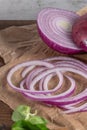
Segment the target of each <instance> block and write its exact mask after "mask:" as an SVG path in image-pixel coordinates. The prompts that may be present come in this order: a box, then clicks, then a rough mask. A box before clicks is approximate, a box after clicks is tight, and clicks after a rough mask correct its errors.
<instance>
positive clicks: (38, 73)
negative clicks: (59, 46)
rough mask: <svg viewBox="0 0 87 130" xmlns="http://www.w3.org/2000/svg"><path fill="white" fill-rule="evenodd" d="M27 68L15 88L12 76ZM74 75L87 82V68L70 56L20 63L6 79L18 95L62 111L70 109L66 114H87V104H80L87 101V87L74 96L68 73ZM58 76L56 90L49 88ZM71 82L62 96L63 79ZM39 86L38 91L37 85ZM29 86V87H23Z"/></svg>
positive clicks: (73, 81)
mask: <svg viewBox="0 0 87 130" xmlns="http://www.w3.org/2000/svg"><path fill="white" fill-rule="evenodd" d="M21 68H24V70H23V71H22V78H23V79H22V80H21V82H20V85H19V86H18V87H16V86H15V85H14V84H13V83H12V81H11V78H12V75H13V74H14V73H15V72H16V71H17V70H19V69H21ZM67 71H69V72H71V73H72V72H73V73H75V74H78V75H81V76H83V77H84V78H85V79H87V65H86V64H84V63H82V62H81V61H78V60H76V59H73V58H68V57H61V56H60V57H54V58H48V59H44V60H33V61H29V62H25V63H21V64H18V65H17V66H15V67H13V68H12V69H11V70H10V71H9V73H8V76H7V81H8V83H9V85H10V86H11V87H12V88H13V89H15V90H16V91H18V92H21V93H22V94H23V95H25V96H27V97H28V98H29V99H33V100H37V101H42V102H44V103H46V104H51V105H56V106H58V107H60V108H63V109H65V110H66V109H67V110H66V111H65V112H66V113H71V112H78V111H87V103H85V104H83V105H80V106H78V107H77V106H75V105H78V104H79V103H82V102H84V101H85V100H87V88H85V89H84V90H83V91H82V92H80V93H78V94H76V95H74V96H73V95H72V94H74V91H75V89H76V85H75V84H76V83H75V80H74V79H73V78H72V77H70V76H68V75H67V74H66V73H65V72H67ZM55 75H56V76H57V77H58V83H57V85H56V86H54V87H53V89H49V88H48V82H49V81H50V79H51V78H52V77H53V76H55ZM65 77H66V78H67V80H68V81H69V82H70V87H69V88H68V89H66V90H64V91H63V92H62V91H61V93H57V94H55V92H56V91H57V92H59V90H60V89H62V88H63V87H66V85H67V84H66V85H65V86H62V84H63V81H64V78H65ZM37 83H38V90H37V89H36V88H35V85H36V84H37ZM24 86H26V88H25V87H24Z"/></svg>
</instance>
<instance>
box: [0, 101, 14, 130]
mask: <svg viewBox="0 0 87 130" xmlns="http://www.w3.org/2000/svg"><path fill="white" fill-rule="evenodd" d="M11 115H12V110H11V109H10V107H9V106H7V105H6V104H5V103H3V102H2V101H0V130H10V129H11V125H12V123H13V122H12V120H11Z"/></svg>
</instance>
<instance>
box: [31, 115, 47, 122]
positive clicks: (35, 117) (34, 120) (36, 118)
mask: <svg viewBox="0 0 87 130" xmlns="http://www.w3.org/2000/svg"><path fill="white" fill-rule="evenodd" d="M29 122H30V123H31V124H46V123H47V121H46V120H45V119H43V118H42V117H40V116H32V117H31V118H30V119H29Z"/></svg>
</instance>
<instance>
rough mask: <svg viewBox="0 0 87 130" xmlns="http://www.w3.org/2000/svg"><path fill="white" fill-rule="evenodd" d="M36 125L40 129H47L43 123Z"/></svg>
mask: <svg viewBox="0 0 87 130" xmlns="http://www.w3.org/2000/svg"><path fill="white" fill-rule="evenodd" d="M37 127H38V128H39V129H40V130H49V129H48V128H47V126H46V125H45V124H37Z"/></svg>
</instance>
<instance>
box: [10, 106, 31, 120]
mask: <svg viewBox="0 0 87 130" xmlns="http://www.w3.org/2000/svg"><path fill="white" fill-rule="evenodd" d="M29 113H30V107H29V106H25V105H20V106H19V107H18V108H17V109H16V110H15V111H14V112H13V114H12V120H13V121H14V122H16V121H19V120H23V119H25V118H26V117H27V116H29Z"/></svg>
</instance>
